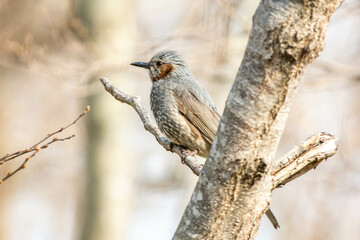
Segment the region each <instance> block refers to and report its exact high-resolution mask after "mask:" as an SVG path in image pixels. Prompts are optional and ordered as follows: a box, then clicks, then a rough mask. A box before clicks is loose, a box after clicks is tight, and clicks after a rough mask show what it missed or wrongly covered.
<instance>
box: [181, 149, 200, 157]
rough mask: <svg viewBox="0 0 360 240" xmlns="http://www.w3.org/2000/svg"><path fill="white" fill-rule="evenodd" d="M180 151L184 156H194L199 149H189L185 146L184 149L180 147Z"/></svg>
mask: <svg viewBox="0 0 360 240" xmlns="http://www.w3.org/2000/svg"><path fill="white" fill-rule="evenodd" d="M181 152H182V154H184V155H186V156H191V157H195V155H196V154H198V152H199V151H198V150H194V151H191V150H190V149H188V148H185V149H182V150H181Z"/></svg>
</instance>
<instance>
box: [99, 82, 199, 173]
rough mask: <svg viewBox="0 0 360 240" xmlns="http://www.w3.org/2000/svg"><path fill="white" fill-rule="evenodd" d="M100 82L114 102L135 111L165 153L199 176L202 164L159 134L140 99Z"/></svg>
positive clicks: (112, 85) (110, 84)
mask: <svg viewBox="0 0 360 240" xmlns="http://www.w3.org/2000/svg"><path fill="white" fill-rule="evenodd" d="M100 81H101V83H102V84H103V85H104V87H105V90H106V91H108V92H109V93H110V94H111V95H112V96H113V97H114V98H115V99H116V100H118V101H120V102H122V103H126V104H128V105H129V106H131V107H132V108H134V109H135V111H136V112H137V114H138V115H139V117H140V119H141V121H142V122H143V124H144V128H145V129H146V130H147V131H148V132H150V133H151V134H152V135H154V137H155V138H156V140H157V141H158V143H159V144H160V145H161V146H163V147H164V148H165V149H166V150H167V151H170V152H174V153H176V154H177V155H179V157H180V158H181V162H182V163H184V164H186V165H187V166H188V167H189V168H190V169H191V170H192V171H193V173H194V174H196V175H199V174H200V171H201V168H202V164H201V163H199V161H198V160H197V159H196V158H195V157H193V156H191V155H189V154H187V153H186V151H184V150H186V149H185V148H184V147H182V146H179V145H176V144H173V143H172V142H171V141H170V140H169V139H167V138H166V137H165V136H164V135H163V134H162V133H161V131H160V129H159V128H158V126H157V125H156V124H155V123H154V122H153V121H152V120H151V117H150V114H149V112H148V111H147V110H146V108H144V107H143V106H142V105H141V103H140V102H141V100H140V97H138V96H130V95H127V94H125V93H123V92H121V91H120V90H119V89H118V88H117V87H116V86H115V85H114V84H113V83H112V82H110V81H109V80H107V79H106V78H100Z"/></svg>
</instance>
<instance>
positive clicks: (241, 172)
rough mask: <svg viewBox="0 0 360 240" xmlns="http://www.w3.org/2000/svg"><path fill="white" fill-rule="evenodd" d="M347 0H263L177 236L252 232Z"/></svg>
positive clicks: (239, 235) (241, 236)
mask: <svg viewBox="0 0 360 240" xmlns="http://www.w3.org/2000/svg"><path fill="white" fill-rule="evenodd" d="M341 2H342V0H332V1H330V0H327V1H325V0H319V1H309V0H304V1H295V0H294V1H289V0H282V1H270V0H263V1H261V3H260V5H259V7H258V9H257V10H256V13H255V15H254V17H253V27H252V30H251V33H250V38H249V42H248V46H247V49H246V52H245V56H244V58H243V61H242V63H241V66H240V69H239V71H238V74H237V76H236V79H235V82H234V84H233V87H232V89H231V92H230V94H229V96H228V99H227V101H226V107H225V110H224V113H223V114H222V119H221V122H220V126H219V129H218V132H217V135H216V137H215V141H214V143H213V146H212V149H211V151H210V155H209V157H208V159H207V161H206V163H205V166H204V167H203V170H202V173H201V175H200V178H199V181H198V183H197V185H196V188H195V190H194V193H193V195H192V198H191V201H190V203H189V204H188V206H187V208H186V210H185V213H184V215H183V217H182V219H181V222H180V224H179V226H178V228H177V231H176V233H175V235H174V238H173V239H253V238H254V237H255V235H256V232H257V229H258V227H259V224H260V220H261V217H262V215H263V214H264V213H265V211H266V210H267V207H268V204H269V203H270V200H271V191H272V189H273V186H274V178H273V177H272V176H271V175H270V172H271V169H272V161H273V158H274V155H275V151H276V148H277V146H278V143H279V140H280V137H281V134H282V132H283V130H284V127H285V122H286V119H287V117H288V113H289V111H290V107H291V104H292V102H293V100H294V98H295V95H296V92H297V89H298V86H299V84H300V78H299V75H300V74H301V73H302V71H303V69H304V67H305V66H306V65H307V64H309V63H310V62H312V60H313V59H314V58H316V57H317V56H318V54H319V52H320V51H321V50H322V49H323V43H324V38H325V32H326V29H327V25H328V23H329V20H330V17H331V15H332V14H333V12H334V11H335V9H336V8H337V7H339V5H340V4H341Z"/></svg>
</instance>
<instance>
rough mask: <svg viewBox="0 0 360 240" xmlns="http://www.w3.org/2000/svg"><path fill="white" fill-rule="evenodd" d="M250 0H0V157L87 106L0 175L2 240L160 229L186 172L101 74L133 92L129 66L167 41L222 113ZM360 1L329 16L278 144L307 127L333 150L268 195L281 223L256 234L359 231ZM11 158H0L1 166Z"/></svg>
mask: <svg viewBox="0 0 360 240" xmlns="http://www.w3.org/2000/svg"><path fill="white" fill-rule="evenodd" d="M258 3H259V1H253V0H237V1H235V0H215V1H210V0H199V1H191V0H157V1H146V0H137V1H116V0H105V1H100V0H77V1H75V0H68V1H55V0H37V1H35V0H27V1H25V0H22V1H21V0H1V1H0V110H1V111H0V155H1V156H2V155H5V154H6V153H9V152H15V151H17V150H19V149H25V148H27V147H29V146H32V145H33V144H34V143H35V142H37V141H38V140H40V139H42V138H43V137H44V136H45V135H46V134H47V133H49V132H52V131H55V130H57V129H59V128H60V127H61V126H64V125H66V124H68V123H70V122H72V121H73V120H74V119H75V118H76V117H77V116H78V115H79V114H80V113H81V112H82V111H83V109H84V108H85V106H86V105H91V109H92V110H91V111H90V113H89V114H87V115H86V116H85V118H83V119H81V120H80V121H79V122H78V123H77V124H76V125H75V126H73V127H72V128H70V129H68V130H66V132H64V133H62V134H61V135H60V136H63V137H66V136H69V135H71V134H76V137H75V138H73V139H71V140H69V141H66V142H59V143H55V144H53V145H51V146H50V147H49V148H48V149H46V150H42V151H40V152H39V153H38V155H37V156H36V157H35V158H33V159H31V160H30V162H29V164H28V168H26V169H25V170H23V171H21V172H19V173H18V174H16V175H14V176H13V177H11V178H9V180H7V181H5V182H4V183H3V184H1V185H0V222H1V225H0V239H6V240H18V239H19V240H20V239H28V240H48V239H52V240H68V239H71V240H72V239H74V240H75V239H84V240H85V239H86V240H87V239H102V240H112V239H124V240H137V239H156V240H165V239H171V237H172V235H173V233H174V231H175V229H176V227H177V224H178V222H179V220H180V218H181V215H182V213H183V211H184V209H185V207H186V205H187V202H188V201H189V199H190V196H191V193H192V191H193V188H194V186H195V183H196V180H197V177H196V176H195V175H193V174H192V172H191V171H190V170H189V169H188V168H186V167H185V166H184V165H182V164H181V163H180V160H179V158H178V157H177V156H175V155H174V154H171V153H169V152H166V151H165V150H164V149H163V148H162V147H161V146H160V145H158V143H157V142H156V140H155V138H154V137H153V136H152V135H150V134H149V133H148V132H146V131H145V130H144V128H143V126H142V123H141V121H140V120H139V117H138V116H137V114H136V113H135V111H134V110H133V109H131V108H130V107H129V106H127V105H124V104H121V103H119V102H117V101H115V100H114V99H113V97H112V96H110V95H109V94H108V93H107V92H105V91H104V88H103V86H102V85H101V83H100V82H99V80H98V78H99V77H100V76H103V77H107V78H108V79H109V80H111V81H113V82H114V83H115V84H116V85H117V87H118V88H119V89H120V90H122V91H124V92H126V93H128V94H131V95H137V96H140V97H141V99H142V103H143V104H144V106H146V107H147V108H148V109H149V94H150V88H151V81H150V79H149V77H148V74H147V73H146V71H144V70H141V69H138V68H134V67H131V66H129V63H130V62H133V61H147V60H149V59H150V57H151V56H152V55H154V54H155V53H156V52H158V51H159V50H163V49H174V50H177V51H178V52H179V53H181V55H182V56H183V57H184V58H185V59H186V61H187V63H188V64H189V66H190V67H191V69H192V71H193V73H194V74H195V76H196V78H197V79H198V81H199V82H200V83H201V84H202V85H203V86H204V87H205V88H206V89H207V90H208V91H209V93H210V95H211V96H212V97H213V99H214V101H215V103H216V104H217V105H218V107H219V109H220V110H221V111H222V109H223V107H224V103H225V100H226V97H227V94H228V92H229V90H230V88H231V85H232V82H233V80H234V79H235V75H236V72H237V69H238V67H239V65H240V63H241V59H242V56H243V53H244V50H245V47H246V43H247V38H248V34H249V31H250V28H251V19H252V15H253V14H254V12H255V9H256V7H257V5H258ZM359 20H360V1H359V0H346V1H345V3H344V4H343V5H342V6H341V7H340V9H338V11H337V12H336V13H335V15H334V17H333V18H332V20H331V23H330V26H329V29H328V34H327V38H326V47H325V50H324V51H323V52H322V53H321V56H320V57H319V58H318V59H317V60H316V61H315V62H314V63H313V64H312V65H311V66H309V67H308V68H307V69H306V71H305V74H304V76H303V83H302V86H301V88H300V91H299V93H298V96H297V98H296V102H295V104H294V106H293V108H292V112H291V113H290V116H289V120H288V122H287V126H286V130H285V132H284V135H283V138H282V140H281V144H280V147H279V150H278V153H277V156H278V157H280V156H282V155H283V154H285V153H286V152H287V151H288V150H290V149H291V148H292V147H293V146H294V145H296V144H299V143H301V142H302V141H304V140H305V139H306V138H307V137H309V136H310V135H312V134H314V133H316V132H319V131H325V132H329V133H331V134H334V135H336V136H337V138H338V144H339V150H338V152H337V154H336V155H335V156H334V157H332V158H331V159H328V160H327V161H326V162H324V163H322V164H321V165H320V166H319V167H318V168H317V169H316V170H315V171H310V172H309V173H308V174H306V175H305V176H302V177H301V178H299V179H296V180H295V181H293V182H291V183H289V184H288V185H286V186H285V187H284V188H282V189H278V190H275V191H274V192H273V199H272V204H271V208H272V210H273V212H274V213H275V214H276V216H277V218H278V220H279V222H280V225H281V228H280V230H274V229H273V228H272V226H271V224H270V222H269V221H268V220H267V219H266V218H264V220H263V222H262V224H261V226H260V230H259V233H258V237H257V239H314V240H315V239H327V240H329V239H354V238H356V236H357V237H359V236H360V228H359V226H360V218H359V213H360V207H359V202H360V164H359V160H360V157H359V156H360V113H359V110H360V57H359V56H360V29H359V26H358V25H359ZM22 161H23V158H22V159H18V160H17V161H12V162H11V163H9V164H5V165H2V166H1V168H0V174H2V175H1V176H0V177H1V178H3V177H4V176H6V173H7V172H8V171H9V170H14V169H15V168H16V167H17V166H19V165H20V164H21V163H22Z"/></svg>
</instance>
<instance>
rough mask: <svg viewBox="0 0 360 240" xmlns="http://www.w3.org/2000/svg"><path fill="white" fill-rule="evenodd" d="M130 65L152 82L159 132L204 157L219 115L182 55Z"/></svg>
mask: <svg viewBox="0 0 360 240" xmlns="http://www.w3.org/2000/svg"><path fill="white" fill-rule="evenodd" d="M130 65H133V66H136V67H141V68H145V69H147V70H148V73H149V76H150V79H151V81H152V87H151V94H150V106H151V110H152V112H153V114H154V117H155V120H156V123H157V125H158V127H159V129H160V131H161V132H162V133H163V134H164V135H165V136H166V137H167V138H169V140H170V141H171V142H172V143H174V144H176V145H179V146H182V147H185V148H186V149H188V150H185V151H188V152H187V153H188V154H191V155H193V156H194V155H198V156H200V157H204V158H206V157H207V156H208V154H209V152H210V148H211V145H212V143H213V141H214V138H215V134H216V131H217V128H218V126H219V123H220V119H221V115H220V113H219V110H218V108H217V107H216V105H215V104H214V102H213V100H212V99H211V97H210V95H209V94H208V92H207V91H206V90H205V89H204V88H203V87H202V86H201V85H200V84H199V82H198V81H196V80H195V78H194V76H193V74H192V73H191V71H190V68H189V67H188V65H187V64H186V63H185V61H184V60H183V58H182V57H181V56H180V55H179V54H178V53H177V52H176V51H173V50H164V51H160V52H158V53H157V54H155V55H154V56H153V57H152V58H151V59H150V61H149V62H133V63H130ZM266 216H267V217H268V218H269V220H270V222H271V223H272V225H273V226H274V228H275V229H277V228H279V227H280V226H279V223H278V221H277V220H276V218H275V216H274V214H273V213H272V212H271V210H270V208H269V209H268V210H267V211H266Z"/></svg>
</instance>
